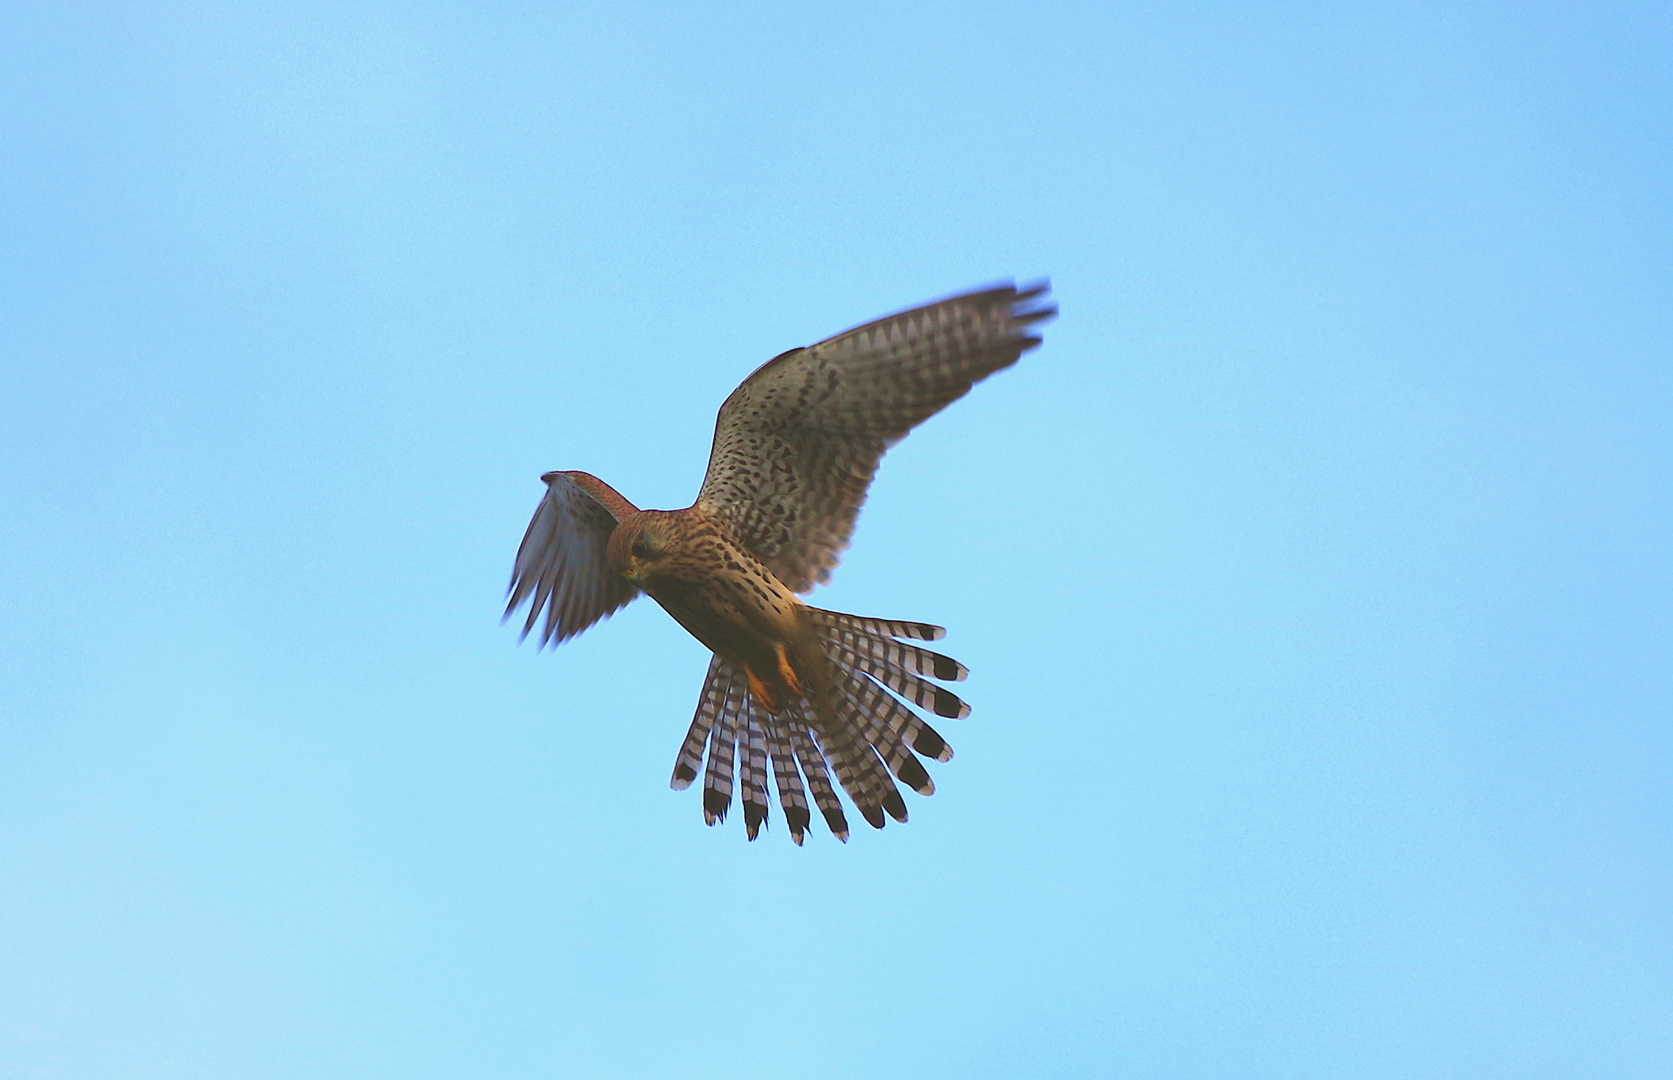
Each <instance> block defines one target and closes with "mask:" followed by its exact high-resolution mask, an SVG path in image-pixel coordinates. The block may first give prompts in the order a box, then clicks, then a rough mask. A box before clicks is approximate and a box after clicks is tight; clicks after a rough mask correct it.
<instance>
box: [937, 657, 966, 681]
mask: <svg viewBox="0 0 1673 1080" xmlns="http://www.w3.org/2000/svg"><path fill="white" fill-rule="evenodd" d="M930 656H932V657H934V659H935V677H936V678H937V679H940V680H942V681H943V682H957V681H958V680H959V679H960V678H961V677H962V674H961V672H960V671H959V666H958V661H957V660H954V659H953V658H952V657H950V656H942V655H941V654H940V653H930Z"/></svg>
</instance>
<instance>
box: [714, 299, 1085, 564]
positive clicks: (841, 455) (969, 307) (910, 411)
mask: <svg viewBox="0 0 1673 1080" xmlns="http://www.w3.org/2000/svg"><path fill="white" fill-rule="evenodd" d="M1046 288H1047V287H1046V286H1045V285H1043V284H1042V285H1037V286H1034V287H1033V288H1029V289H1025V290H1023V291H1020V292H1019V291H1018V290H1017V288H1016V287H1015V286H1012V285H1006V286H1003V287H1001V288H997V289H987V290H985V291H982V292H973V293H966V294H965V295H963V296H954V297H951V298H949V299H946V300H942V301H940V302H938V303H934V304H929V305H926V306H924V307H920V308H914V309H912V310H911V311H903V312H901V313H900V314H898V315H890V316H887V317H885V318H882V319H878V320H877V321H875V322H869V323H866V324H865V325H864V326H859V327H856V328H854V329H853V330H849V331H846V332H844V333H841V334H838V335H837V336H836V337H833V338H829V339H827V340H825V341H822V342H820V343H819V344H817V345H811V346H809V347H807V348H805V349H792V350H791V351H789V352H787V353H784V354H782V355H781V356H778V357H776V358H774V359H772V360H770V361H768V362H767V363H766V364H765V365H763V366H762V367H761V368H760V369H759V370H757V371H756V372H755V374H753V375H751V376H750V377H749V378H747V379H745V380H744V381H743V385H741V386H739V387H738V388H737V389H736V390H734V391H733V392H732V396H731V397H728V398H727V399H726V403H725V404H724V405H722V406H721V407H720V416H719V418H718V419H717V420H716V422H715V440H714V448H713V450H711V451H710V454H709V471H708V473H707V475H705V476H704V478H703V489H702V491H701V492H700V493H699V494H698V496H697V505H698V506H701V507H703V508H704V509H705V510H707V511H709V512H710V513H713V514H715V515H716V516H718V517H720V518H721V519H722V520H724V521H725V522H726V523H727V524H728V525H729V526H730V527H731V528H732V530H733V531H734V532H735V533H736V535H737V536H738V539H739V540H740V541H741V542H742V543H743V544H744V545H745V546H746V547H748V548H749V549H750V550H751V551H753V552H754V553H755V555H756V556H757V557H758V558H760V559H761V561H762V562H763V563H765V564H766V565H767V568H768V569H770V570H771V571H772V572H773V573H774V574H776V575H777V576H778V578H779V579H780V580H781V581H783V582H784V583H785V584H786V585H788V586H789V587H790V588H791V589H793V590H795V591H796V592H806V591H808V590H809V589H811V588H813V587H814V586H815V585H818V584H822V583H823V582H826V581H829V580H830V577H831V568H832V567H834V566H836V564H837V560H838V558H839V556H840V554H841V552H842V551H843V549H844V548H846V547H847V546H848V538H849V536H850V534H852V533H853V531H854V521H855V519H856V518H857V517H858V516H859V513H860V506H861V504H862V503H864V502H865V497H866V489H867V488H868V487H869V486H870V485H871V478H872V475H873V474H874V473H875V472H876V471H877V463H878V462H879V461H880V460H882V457H883V453H884V451H886V450H887V449H888V448H889V447H890V446H893V445H894V444H895V443H896V442H898V441H900V439H901V438H903V437H904V436H905V435H906V433H907V432H908V431H911V430H912V428H914V427H916V426H917V425H918V424H919V423H921V422H922V421H924V420H926V419H928V418H929V417H930V416H933V415H934V414H935V413H937V412H939V411H940V410H941V409H942V408H944V407H945V406H946V405H947V404H948V403H949V402H952V401H954V400H956V399H958V398H960V397H963V396H964V394H965V392H966V391H968V390H969V389H970V387H971V386H972V385H974V384H975V383H976V382H978V381H980V380H981V379H984V378H986V377H987V376H989V375H991V374H993V373H994V372H995V371H998V370H999V369H1000V368H1004V367H1009V366H1010V365H1012V364H1014V363H1016V361H1017V357H1019V356H1021V355H1022V354H1023V353H1024V352H1025V351H1027V350H1029V349H1032V348H1034V347H1035V346H1036V345H1038V344H1040V339H1039V338H1038V337H1034V336H1032V335H1031V333H1030V330H1031V328H1032V326H1033V324H1034V323H1037V322H1040V321H1042V320H1045V319H1049V318H1051V317H1052V316H1053V315H1055V314H1056V313H1057V309H1056V308H1055V307H1053V306H1052V305H1051V304H1050V303H1048V302H1046V301H1045V299H1044V297H1045V292H1046Z"/></svg>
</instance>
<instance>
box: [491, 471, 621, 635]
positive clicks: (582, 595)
mask: <svg viewBox="0 0 1673 1080" xmlns="http://www.w3.org/2000/svg"><path fill="white" fill-rule="evenodd" d="M541 479H543V480H545V481H546V495H545V497H544V498H542V499H541V500H540V506H539V507H537V508H536V509H535V512H534V519H533V520H532V521H530V522H529V529H528V532H526V533H524V534H523V542H522V544H521V545H519V546H518V548H517V561H516V563H515V564H513V567H512V571H511V584H510V586H509V587H508V588H507V590H506V591H507V593H509V594H510V595H509V599H508V600H507V602H506V605H505V616H504V617H505V618H508V619H509V618H510V617H511V613H512V612H513V611H515V610H517V608H519V607H521V606H522V605H523V603H524V602H527V603H528V605H529V614H528V618H527V619H525V620H524V622H523V636H524V637H527V636H528V634H529V632H530V631H532V630H534V628H535V624H536V623H538V622H540V619H541V615H542V613H544V614H545V616H546V621H545V625H544V626H542V627H541V628H540V634H539V637H540V644H541V647H542V648H544V647H545V646H547V645H556V644H559V643H561V642H562V641H564V640H565V639H566V638H571V637H574V636H575V635H576V634H579V633H580V632H581V631H583V630H585V629H586V628H587V627H589V626H591V625H592V624H593V623H595V622H597V621H598V620H600V619H602V618H604V617H605V616H607V615H609V614H610V613H612V612H614V611H615V610H617V609H618V608H620V607H621V606H622V605H623V604H626V603H627V602H628V601H629V600H632V599H633V598H634V597H635V596H638V595H639V589H638V587H637V586H635V585H634V584H633V582H631V581H629V580H627V578H625V577H622V576H621V575H620V574H618V573H616V571H615V570H613V569H611V567H610V563H609V561H608V560H607V559H606V558H605V555H604V552H605V548H606V547H607V546H608V545H609V543H610V534H611V533H612V532H614V531H615V528H616V513H615V512H612V511H613V510H617V511H619V510H620V509H621V507H622V506H625V507H626V508H627V509H628V510H631V509H632V506H631V504H629V503H628V502H627V500H626V499H623V498H622V497H621V496H620V495H618V494H616V492H615V491H614V489H612V488H610V487H609V485H607V484H605V483H604V482H603V481H602V480H599V479H598V478H597V477H595V476H589V475H587V474H586V473H572V472H551V473H547V474H546V475H545V476H543V477H541ZM606 493H608V494H606ZM611 496H614V498H613V499H612V498H611ZM613 502H614V503H619V504H620V506H616V507H612V506H610V505H609V503H613Z"/></svg>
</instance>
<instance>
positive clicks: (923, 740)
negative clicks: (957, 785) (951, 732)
mask: <svg viewBox="0 0 1673 1080" xmlns="http://www.w3.org/2000/svg"><path fill="white" fill-rule="evenodd" d="M912 749H914V750H916V751H917V752H918V753H920V754H922V755H924V756H925V757H930V758H935V759H936V760H937V761H940V760H942V758H941V753H942V751H944V750H946V749H947V740H946V739H943V738H942V737H941V733H940V732H939V731H936V730H935V729H934V728H932V727H930V726H929V725H928V724H925V725H924V726H923V729H922V730H920V731H919V732H918V737H917V738H915V739H913V740H912Z"/></svg>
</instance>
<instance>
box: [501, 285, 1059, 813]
mask: <svg viewBox="0 0 1673 1080" xmlns="http://www.w3.org/2000/svg"><path fill="white" fill-rule="evenodd" d="M1043 292H1044V289H1043V288H1036V289H1033V290H1030V291H1025V292H1020V293H1019V292H1018V291H1017V290H1016V289H1015V288H1012V287H1005V288H999V289H992V290H987V291H985V292H980V293H970V294H966V295H964V296H957V297H952V298H950V299H948V300H944V301H941V302H940V303H937V304H931V305H927V306H925V307H922V308H917V309H914V310H912V311H907V312H903V313H901V314H899V315H894V316H889V317H887V318H884V319H879V320H877V321H876V322H873V323H868V324H866V325H864V326H861V327H858V328H856V329H854V330H850V331H848V332H846V333H844V334H839V335H837V336H836V337H834V338H831V339H829V340H828V341H825V342H821V343H820V344H819V345H815V346H811V347H809V348H806V349H794V350H791V351H790V352H788V353H784V354H782V355H780V356H778V357H775V358H774V359H773V360H771V361H769V362H768V363H767V364H766V365H764V366H763V367H762V368H760V369H759V370H758V371H756V372H755V373H754V374H753V375H751V376H750V377H749V378H748V379H746V380H745V381H744V382H743V384H741V385H740V386H739V387H738V389H737V390H735V391H734V392H733V393H732V395H731V396H730V397H728V398H727V400H726V403H725V404H724V405H722V406H721V410H720V416H719V419H718V420H717V422H716V428H715V442H714V449H713V451H712V453H711V455H710V461H709V469H708V473H707V475H706V476H705V478H704V481H703V487H702V489H701V491H700V492H699V494H698V498H697V501H696V502H695V503H693V504H692V505H691V506H690V507H687V508H685V509H683V510H671V511H665V510H640V509H638V508H637V507H635V506H634V505H633V504H632V503H630V502H628V500H627V499H626V498H624V497H623V496H622V495H621V494H620V493H618V492H617V491H616V490H615V489H614V488H612V487H610V486H609V485H608V484H606V483H605V482H604V481H602V480H600V479H598V478H597V477H595V476H592V475H590V474H588V473H583V472H553V473H547V474H546V475H545V476H544V477H542V479H543V480H545V481H546V484H547V496H546V498H545V500H543V501H542V503H541V506H540V509H539V510H537V511H536V513H535V517H534V520H533V521H532V522H531V523H530V525H529V530H528V533H527V534H526V535H525V536H524V539H523V544H522V547H521V548H519V549H518V553H517V564H516V569H515V570H514V572H513V575H512V583H511V600H510V603H509V604H508V606H507V608H506V611H507V614H509V613H510V612H511V611H512V610H514V609H515V608H516V607H517V606H518V605H520V604H521V603H523V602H524V601H525V600H532V603H531V607H530V612H529V616H528V621H527V622H526V623H525V626H524V631H525V633H526V632H527V631H528V630H530V629H532V628H533V627H534V626H535V624H536V622H537V621H538V620H539V617H540V615H541V613H542V610H543V609H544V610H545V613H546V625H545V628H544V633H543V634H542V640H543V641H550V640H554V639H556V640H559V641H561V640H563V639H564V638H566V637H569V636H571V635H573V634H576V633H579V632H580V631H581V630H583V629H585V628H586V627H587V626H590V625H591V624H592V623H593V622H596V621H597V620H598V619H600V618H602V617H604V616H605V615H608V614H609V613H610V612H612V611H614V610H615V609H616V608H618V607H620V606H622V605H623V604H625V603H627V602H628V601H630V600H631V599H633V597H634V596H635V595H637V594H638V593H639V592H641V591H642V592H645V593H647V594H649V595H650V596H651V598H652V599H654V600H656V602H657V603H658V604H660V605H661V606H662V607H663V609H664V610H666V611H667V612H668V613H669V614H670V615H672V616H673V617H674V618H675V620H677V621H678V622H679V623H680V625H681V626H683V627H685V629H686V630H687V631H688V632H690V633H691V635H692V636H693V637H695V638H697V640H699V641H701V642H702V643H703V644H704V645H705V646H707V647H708V648H709V649H710V650H711V651H712V652H713V653H714V658H713V660H712V661H711V663H710V665H709V675H708V678H707V681H706V683H705V686H704V690H703V694H702V696H701V698H700V699H699V702H698V708H697V715H696V717H695V718H694V719H693V721H692V725H691V728H690V730H689V731H688V733H687V736H686V741H685V744H684V745H683V746H682V747H681V749H680V754H679V758H678V760H677V761H676V763H675V767H674V778H673V783H674V786H675V787H676V788H681V787H685V786H687V785H689V784H690V783H691V782H692V781H693V780H695V779H696V776H697V769H698V766H699V765H700V764H701V763H702V761H703V759H704V756H705V753H704V751H705V747H706V748H707V759H708V765H707V776H706V778H705V782H704V798H703V806H704V814H705V817H706V819H707V820H708V821H709V822H710V823H711V824H713V823H714V822H715V821H717V820H722V819H724V817H725V814H726V810H727V808H728V806H729V805H730V803H731V800H732V791H733V787H734V767H736V770H737V773H738V774H739V779H740V781H741V783H740V784H739V786H740V787H741V789H742V790H741V795H742V802H743V805H744V818H745V824H746V827H747V830H748V832H749V835H750V838H751V839H754V838H755V836H756V834H757V832H758V831H759V828H760V826H761V824H762V823H763V822H764V821H765V820H766V818H767V814H768V809H769V807H770V804H771V796H770V794H769V793H768V788H767V771H768V763H769V760H770V763H771V770H772V776H773V780H774V783H775V786H776V788H777V791H778V795H779V801H780V804H781V806H782V807H783V809H784V816H785V821H786V823H787V825H788V826H789V829H790V832H791V836H792V838H793V839H795V841H796V842H797V843H798V844H799V843H801V841H802V835H803V833H804V831H805V829H806V827H807V824H808V822H809V821H810V819H811V818H810V809H809V805H808V795H809V793H810V792H811V794H812V797H813V803H814V806H815V807H817V808H818V810H819V811H820V813H821V814H822V816H823V817H824V818H825V820H826V822H827V824H828V825H829V826H830V828H831V830H832V832H834V833H835V834H836V835H837V836H838V837H839V838H842V839H846V838H847V821H846V817H845V815H844V814H843V811H842V808H841V804H840V802H839V800H838V799H837V797H836V794H835V790H834V788H833V786H832V784H831V781H830V776H829V772H828V771H827V766H829V770H830V771H834V772H835V774H836V777H837V781H838V783H839V784H840V785H841V787H842V788H843V789H844V790H845V791H847V792H848V795H849V797H850V799H851V800H852V801H853V802H854V804H855V806H856V807H857V808H858V809H859V811H860V813H861V814H862V816H864V817H865V818H866V820H867V821H868V822H869V823H871V824H872V825H873V826H876V827H878V828H881V827H882V826H883V823H884V816H883V815H884V813H885V812H887V813H888V814H889V815H890V816H892V817H894V818H895V819H896V820H899V821H904V820H906V806H905V803H904V802H903V801H902V800H901V797H900V794H899V791H898V790H897V789H896V787H895V784H894V780H895V779H896V778H898V779H899V780H901V781H902V782H904V783H906V784H907V785H909V786H910V787H912V788H913V789H914V790H917V791H919V792H920V793H922V794H926V795H927V794H930V793H931V792H933V791H934V785H933V784H932V783H931V782H930V779H929V775H928V773H927V772H925V770H924V768H923V765H922V763H921V762H919V760H918V757H917V756H915V755H923V756H926V757H932V758H936V759H938V760H942V761H946V760H950V759H951V757H952V750H951V748H949V747H948V746H947V745H946V743H945V741H944V740H943V739H942V738H941V737H940V735H939V734H937V733H936V732H935V730H934V729H933V728H931V727H930V726H929V725H928V724H927V723H925V722H924V721H923V720H922V719H921V718H920V717H919V716H918V715H917V714H916V713H913V712H912V711H911V710H909V709H907V708H905V707H904V705H902V703H901V702H900V701H899V700H897V698H896V696H895V695H899V696H900V697H903V698H905V699H906V700H908V701H911V702H913V703H914V704H915V705H918V706H920V707H923V708H928V709H930V710H932V711H933V712H935V713H936V714H937V715H940V716H949V717H958V716H964V715H966V714H967V713H968V712H969V707H968V706H966V705H965V704H964V702H962V701H960V700H959V699H958V698H957V697H956V696H954V695H953V694H952V693H951V692H949V691H947V690H946V689H945V688H943V687H940V686H937V685H935V684H934V683H932V682H929V681H927V680H926V679H925V678H924V676H929V677H930V678H934V679H940V680H943V681H955V680H958V679H962V678H963V677H964V675H965V674H966V672H965V669H964V667H963V666H962V665H960V664H958V663H956V662H955V661H953V660H950V659H948V658H947V657H945V656H941V655H940V654H938V653H933V652H930V651H928V650H926V649H922V648H919V647H918V646H916V645H912V644H909V642H908V641H903V640H899V639H902V638H905V639H913V640H935V639H937V638H939V637H940V636H941V630H940V628H939V627H934V626H929V625H926V624H923V623H913V622H900V621H890V620H880V619H865V618H860V617H857V616H851V615H842V614H839V613H836V612H829V611H824V610H822V609H820V608H815V607H810V606H809V605H807V604H805V603H804V602H803V601H802V600H801V599H800V597H798V596H797V595H796V594H797V593H798V592H806V591H808V590H809V589H811V588H812V587H813V586H814V585H816V584H818V583H820V582H823V581H825V580H828V579H829V577H830V571H831V568H832V567H833V566H835V564H836V561H837V556H838V553H839V552H840V551H841V550H842V549H843V548H844V547H846V546H847V542H848V536H849V534H850V533H851V532H852V530H853V525H854V520H855V518H856V517H857V516H858V513H859V509H860V505H861V503H862V502H863V501H864V499H865V493H866V489H867V487H868V486H869V485H870V482H871V477H872V474H873V473H874V472H875V470H876V467H877V463H878V461H879V460H880V459H881V458H882V456H883V452H884V451H885V450H886V449H887V448H888V446H890V445H892V444H893V443H894V442H895V441H897V440H898V439H899V438H901V437H902V436H904V435H905V434H906V432H907V431H908V430H910V429H911V428H912V427H913V426H914V425H916V424H917V423H918V422H920V421H922V420H923V419H925V418H926V417H928V416H930V415H932V414H933V413H935V412H936V411H938V410H939V409H940V408H942V407H943V406H945V405H946V404H947V403H948V402H950V401H952V400H954V399H955V398H957V397H959V396H960V395H962V394H963V393H964V392H965V391H966V390H968V389H969V387H970V385H971V384H972V383H974V382H975V381H977V380H978V379H981V378H983V377H984V376H986V375H987V374H989V373H991V372H992V371H995V370H998V369H999V368H1002V367H1006V366H1009V365H1010V364H1011V363H1014V362H1015V361H1016V358H1017V357H1018V356H1019V355H1021V353H1022V352H1023V350H1025V349H1027V348H1031V347H1033V346H1034V345H1037V344H1038V343H1039V339H1038V338H1033V337H1029V336H1027V335H1026V333H1025V329H1026V327H1027V326H1029V325H1030V324H1032V323H1034V322H1037V321H1039V320H1042V319H1045V318H1048V317H1050V316H1051V315H1052V314H1054V309H1052V308H1050V307H1038V308H1032V309H1029V308H1025V307H1023V305H1024V303H1025V302H1026V301H1029V300H1033V299H1035V298H1037V297H1039V296H1040V295H1041V294H1042V293H1043ZM885 687H886V688H887V689H885ZM890 691H892V693H891V692H890ZM804 781H805V785H804Z"/></svg>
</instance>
